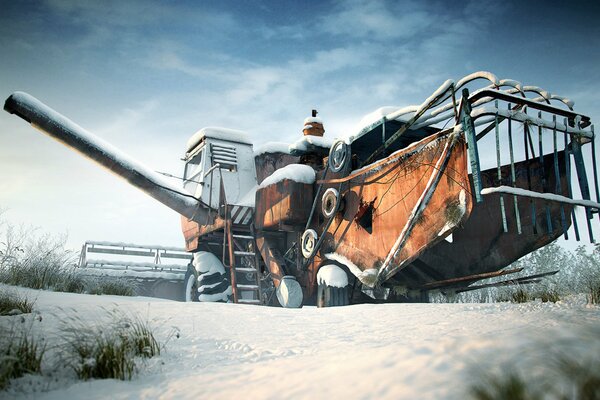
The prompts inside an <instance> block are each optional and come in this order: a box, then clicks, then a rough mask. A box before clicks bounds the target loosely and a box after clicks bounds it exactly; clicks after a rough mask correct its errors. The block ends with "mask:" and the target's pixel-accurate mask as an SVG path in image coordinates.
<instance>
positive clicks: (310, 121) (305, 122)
mask: <svg viewBox="0 0 600 400" xmlns="http://www.w3.org/2000/svg"><path fill="white" fill-rule="evenodd" d="M312 122H315V123H317V124H321V125H323V120H322V119H321V118H319V117H308V118H306V119H305V120H304V125H306V124H310V123H312Z"/></svg>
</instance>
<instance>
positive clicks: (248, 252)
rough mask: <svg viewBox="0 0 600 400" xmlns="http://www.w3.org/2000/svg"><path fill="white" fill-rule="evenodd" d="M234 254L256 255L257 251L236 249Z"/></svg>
mask: <svg viewBox="0 0 600 400" xmlns="http://www.w3.org/2000/svg"><path fill="white" fill-rule="evenodd" d="M233 254H235V255H236V256H255V255H256V253H255V252H253V251H234V252H233Z"/></svg>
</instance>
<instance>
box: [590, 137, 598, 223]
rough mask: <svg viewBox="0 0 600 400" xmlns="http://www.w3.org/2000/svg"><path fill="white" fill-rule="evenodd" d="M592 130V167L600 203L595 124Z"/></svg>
mask: <svg viewBox="0 0 600 400" xmlns="http://www.w3.org/2000/svg"><path fill="white" fill-rule="evenodd" d="M590 128H591V130H592V168H593V169H594V189H595V190H596V202H597V203H600V190H598V167H597V164H596V134H595V133H594V125H592V126H591V127H590ZM597 214H598V219H600V212H598V213H597Z"/></svg>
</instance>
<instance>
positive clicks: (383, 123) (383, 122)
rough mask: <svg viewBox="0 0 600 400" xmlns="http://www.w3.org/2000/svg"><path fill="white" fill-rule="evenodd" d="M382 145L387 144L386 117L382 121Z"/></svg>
mask: <svg viewBox="0 0 600 400" xmlns="http://www.w3.org/2000/svg"><path fill="white" fill-rule="evenodd" d="M381 143H382V144H384V143H385V117H383V118H382V119H381Z"/></svg>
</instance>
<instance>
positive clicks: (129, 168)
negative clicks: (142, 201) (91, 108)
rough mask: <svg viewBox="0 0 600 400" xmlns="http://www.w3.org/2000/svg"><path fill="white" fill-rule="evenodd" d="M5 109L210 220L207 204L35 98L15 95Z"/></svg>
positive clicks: (186, 212)
mask: <svg viewBox="0 0 600 400" xmlns="http://www.w3.org/2000/svg"><path fill="white" fill-rule="evenodd" d="M4 110H5V111H7V112H9V113H10V114H16V115H18V116H19V117H21V118H23V119H24V120H25V121H27V122H29V123H30V124H31V125H32V126H33V127H34V128H37V129H39V130H41V131H42V132H44V133H46V134H48V135H49V136H51V137H53V138H54V139H56V140H58V141H60V142H62V143H63V144H65V145H67V146H69V147H71V148H72V149H74V150H76V151H77V152H79V153H81V154H82V155H84V156H86V157H89V158H90V159H91V160H93V161H95V162H96V163H98V164H100V165H101V166H103V167H105V168H106V169H108V170H109V171H111V172H113V173H115V174H116V175H118V176H120V177H121V178H123V179H125V180H126V181H127V182H129V183H130V184H131V185H133V186H135V187H137V188H138V189H140V190H142V191H143V192H144V193H146V194H148V195H149V196H151V197H153V198H154V199H156V200H158V201H160V202H161V203H163V204H164V205H166V206H167V207H169V208H171V209H173V210H175V211H176V212H177V213H179V214H181V215H183V216H185V217H187V218H189V219H195V220H199V221H200V220H203V221H206V219H207V216H208V212H209V209H208V208H207V206H206V205H205V204H203V203H201V202H200V201H199V200H198V199H196V198H194V197H193V196H192V195H191V194H189V193H187V192H185V191H184V190H182V189H181V188H179V187H178V186H176V185H173V184H172V183H171V182H169V181H167V180H166V179H164V178H163V177H162V176H160V175H159V174H157V173H155V172H154V171H152V170H151V169H149V168H148V167H146V166H145V165H144V164H142V163H141V162H139V161H137V160H135V159H134V158H132V157H130V156H129V155H127V154H125V153H123V152H122V151H121V150H119V149H117V148H115V147H114V146H112V145H111V144H110V143H108V142H106V141H105V140H103V139H100V138H99V137H97V136H96V135H94V134H92V133H90V132H88V131H87V130H85V129H84V128H82V127H80V126H79V125H77V124H76V123H74V122H73V121H71V120H70V119H68V118H67V117H65V116H63V115H62V114H60V113H58V112H56V111H54V110H53V109H51V108H50V107H48V106H47V105H45V104H44V103H42V102H41V101H39V100H38V99H36V98H35V97H33V96H31V95H29V94H27V93H24V92H15V93H13V94H12V95H10V97H8V99H6V102H5V103H4ZM200 218H202V219H200Z"/></svg>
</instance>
